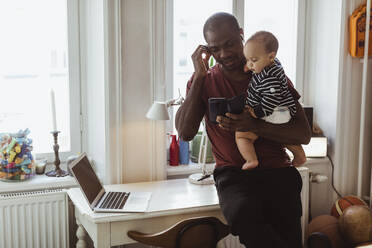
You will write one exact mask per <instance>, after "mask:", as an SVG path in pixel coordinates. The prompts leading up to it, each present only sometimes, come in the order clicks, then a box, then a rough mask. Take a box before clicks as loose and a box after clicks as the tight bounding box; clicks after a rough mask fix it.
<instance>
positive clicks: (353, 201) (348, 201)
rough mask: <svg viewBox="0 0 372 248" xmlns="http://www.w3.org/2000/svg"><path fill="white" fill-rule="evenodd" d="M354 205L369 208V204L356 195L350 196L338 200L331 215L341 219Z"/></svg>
mask: <svg viewBox="0 0 372 248" xmlns="http://www.w3.org/2000/svg"><path fill="white" fill-rule="evenodd" d="M354 205H362V206H367V203H366V202H365V201H363V200H362V199H360V198H359V197H357V196H355V195H348V196H345V197H342V198H339V199H337V200H336V202H335V203H334V204H333V206H332V209H331V215H333V216H334V217H336V218H339V217H340V215H342V213H343V212H344V210H345V209H346V208H347V207H350V206H354Z"/></svg>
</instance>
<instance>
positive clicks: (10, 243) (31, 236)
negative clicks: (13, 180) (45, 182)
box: [0, 190, 69, 248]
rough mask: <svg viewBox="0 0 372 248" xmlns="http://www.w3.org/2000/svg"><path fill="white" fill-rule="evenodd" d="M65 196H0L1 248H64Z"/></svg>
mask: <svg viewBox="0 0 372 248" xmlns="http://www.w3.org/2000/svg"><path fill="white" fill-rule="evenodd" d="M67 211H68V208H67V194H66V193H65V192H64V191H63V190H42V191H32V192H20V193H7V194H0V248H9V247H12V248H18V247H19V248H23V247H27V248H50V247H53V248H65V247H68V246H69V241H68V212H67Z"/></svg>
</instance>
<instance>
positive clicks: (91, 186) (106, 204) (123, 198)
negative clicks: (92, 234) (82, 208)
mask: <svg viewBox="0 0 372 248" xmlns="http://www.w3.org/2000/svg"><path fill="white" fill-rule="evenodd" d="M70 169H71V171H72V174H73V175H74V176H75V179H76V181H77V182H78V184H79V185H80V188H81V191H82V192H83V194H84V196H85V198H86V199H87V201H88V203H89V206H90V208H91V209H92V210H93V211H94V212H118V213H125V212H146V210H147V207H148V205H149V202H150V198H151V192H111V191H110V192H106V191H105V189H104V188H103V186H102V184H101V183H100V181H99V179H98V177H97V175H96V173H95V172H94V170H93V168H92V165H91V164H90V162H89V160H88V157H87V155H86V153H83V154H81V155H80V156H79V157H78V158H77V159H76V160H74V161H73V162H72V163H71V164H70Z"/></svg>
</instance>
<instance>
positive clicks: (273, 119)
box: [261, 106, 291, 124]
mask: <svg viewBox="0 0 372 248" xmlns="http://www.w3.org/2000/svg"><path fill="white" fill-rule="evenodd" d="M261 119H262V120H264V121H266V122H269V123H273V124H283V123H287V122H289V121H290V120H291V113H290V112H289V109H288V107H284V106H279V107H276V108H274V111H273V113H272V114H271V115H269V116H264V117H262V118H261Z"/></svg>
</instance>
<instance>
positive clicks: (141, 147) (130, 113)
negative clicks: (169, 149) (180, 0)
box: [122, 0, 166, 182]
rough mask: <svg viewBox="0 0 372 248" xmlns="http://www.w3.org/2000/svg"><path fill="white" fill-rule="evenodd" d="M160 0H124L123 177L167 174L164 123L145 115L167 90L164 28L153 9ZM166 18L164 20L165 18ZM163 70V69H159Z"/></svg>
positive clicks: (144, 178)
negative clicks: (162, 45)
mask: <svg viewBox="0 0 372 248" xmlns="http://www.w3.org/2000/svg"><path fill="white" fill-rule="evenodd" d="M159 3H161V1H149V0H125V1H122V45H123V47H122V51H123V52H122V56H123V92H122V95H123V99H122V101H123V109H122V116H123V133H124V140H123V153H124V154H123V155H124V156H123V158H124V160H123V169H124V171H123V176H124V178H123V181H124V182H134V181H149V180H159V179H164V178H165V165H166V154H165V125H164V122H161V121H160V122H159V121H158V122H156V121H150V120H148V119H146V117H145V115H146V113H147V111H148V109H149V108H150V106H151V104H152V103H153V101H154V100H155V99H156V100H165V99H161V98H158V97H157V96H159V95H162V96H163V97H164V95H165V92H161V93H159V91H165V88H164V87H161V89H159V87H157V86H159V85H164V81H163V78H164V77H165V74H164V71H165V65H164V63H163V60H161V59H160V60H159V58H160V57H164V54H158V52H159V51H160V52H163V50H162V49H163V48H162V47H161V46H160V48H159V47H158V45H159V43H156V42H155V41H156V39H160V40H162V41H163V40H164V38H163V37H158V36H159V35H160V36H161V35H162V33H163V30H162V29H161V28H159V27H157V25H156V24H155V20H156V18H158V17H156V16H155V15H154V11H155V9H156V8H157V7H159V5H158V4H159ZM163 21H164V20H163ZM158 71H160V73H157V72H158ZM157 81H162V82H157Z"/></svg>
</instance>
